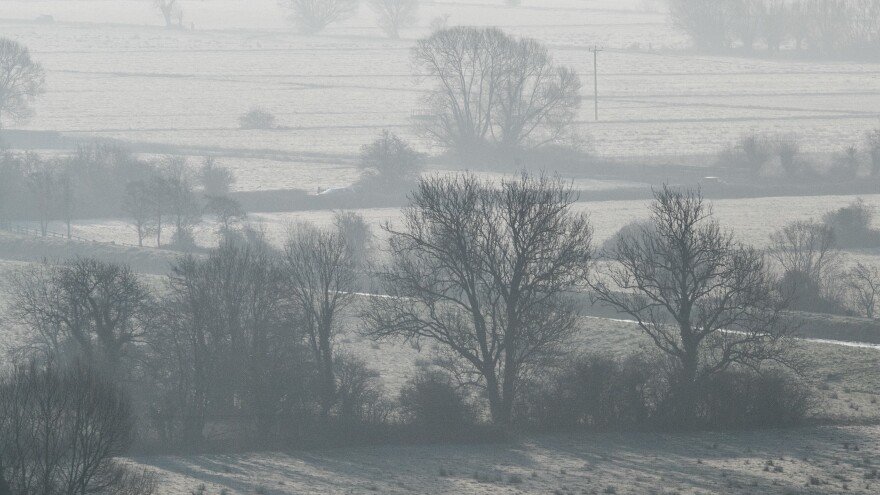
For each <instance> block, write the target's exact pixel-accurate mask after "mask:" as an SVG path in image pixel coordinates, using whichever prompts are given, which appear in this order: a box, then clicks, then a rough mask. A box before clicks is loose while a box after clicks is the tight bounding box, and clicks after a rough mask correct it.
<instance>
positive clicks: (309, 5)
mask: <svg viewBox="0 0 880 495" xmlns="http://www.w3.org/2000/svg"><path fill="white" fill-rule="evenodd" d="M279 3H280V4H281V6H282V7H285V8H287V9H289V10H290V11H291V17H292V19H293V21H294V23H296V25H297V27H298V28H299V29H300V31H302V32H303V33H305V34H316V33H319V32H321V31H323V30H324V29H325V28H326V27H327V26H329V25H330V24H333V23H334V22H337V21H341V20H343V19H345V18H347V17H349V16H351V15H354V13H355V12H357V9H358V1H357V0H279Z"/></svg>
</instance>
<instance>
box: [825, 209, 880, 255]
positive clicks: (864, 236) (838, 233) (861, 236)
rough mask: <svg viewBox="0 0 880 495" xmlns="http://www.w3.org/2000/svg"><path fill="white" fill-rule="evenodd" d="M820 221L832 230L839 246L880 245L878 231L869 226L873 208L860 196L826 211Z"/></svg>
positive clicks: (847, 247) (863, 246) (872, 218)
mask: <svg viewBox="0 0 880 495" xmlns="http://www.w3.org/2000/svg"><path fill="white" fill-rule="evenodd" d="M822 221H823V222H824V223H825V225H826V226H827V227H829V228H831V229H832V230H833V231H834V236H835V240H836V241H837V247H839V248H843V249H859V248H875V247H878V246H880V231H878V230H875V229H873V228H871V226H872V224H873V221H874V209H873V208H872V207H870V206H868V205H866V204H865V202H864V201H862V199H861V198H860V199H857V200H856V201H855V202H853V203H852V204H850V205H848V206H844V207H843V208H840V209H839V210H837V211H831V212H828V213H826V214H825V216H824V217H822Z"/></svg>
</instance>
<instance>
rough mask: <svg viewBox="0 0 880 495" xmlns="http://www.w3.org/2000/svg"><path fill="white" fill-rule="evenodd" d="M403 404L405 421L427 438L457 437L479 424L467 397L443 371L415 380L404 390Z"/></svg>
mask: <svg viewBox="0 0 880 495" xmlns="http://www.w3.org/2000/svg"><path fill="white" fill-rule="evenodd" d="M399 402H400V410H401V415H402V418H403V420H404V421H405V422H406V423H407V424H409V425H412V426H414V427H416V429H417V433H418V435H420V436H423V437H425V438H427V439H431V440H443V439H450V438H455V437H456V436H458V435H459V434H460V433H461V432H462V431H464V430H466V429H467V428H468V427H469V426H472V425H474V424H475V422H476V414H475V412H474V409H473V407H472V406H471V404H470V403H469V402H468V400H467V397H466V396H465V394H464V393H463V392H462V391H461V390H460V389H459V388H458V387H456V386H455V385H454V384H453V383H452V381H451V380H450V379H449V377H448V376H445V375H444V374H442V373H439V372H421V373H420V374H418V375H416V376H415V377H413V378H411V379H410V380H409V381H408V382H407V383H406V384H405V385H404V386H403V388H402V389H401V391H400V399H399Z"/></svg>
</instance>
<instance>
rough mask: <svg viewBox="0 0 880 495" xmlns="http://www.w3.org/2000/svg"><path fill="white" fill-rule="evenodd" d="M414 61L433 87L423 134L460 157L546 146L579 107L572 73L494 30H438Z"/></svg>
mask: <svg viewBox="0 0 880 495" xmlns="http://www.w3.org/2000/svg"><path fill="white" fill-rule="evenodd" d="M413 60H414V62H415V65H416V66H417V67H418V69H419V72H420V75H421V76H424V77H426V78H428V79H430V80H432V81H433V82H434V83H435V85H434V88H433V89H432V90H431V92H430V94H429V97H428V105H429V111H430V112H431V117H430V119H429V120H428V122H427V124H426V126H425V131H426V132H427V134H428V135H429V136H430V137H431V138H432V139H433V140H434V141H436V142H437V143H438V144H440V145H442V146H444V147H446V148H448V149H450V150H453V151H457V152H460V153H466V152H469V151H473V150H479V149H480V148H481V147H483V146H485V145H486V144H491V145H495V146H498V147H501V148H506V149H515V148H519V147H538V146H541V145H544V144H547V143H550V142H553V141H554V140H557V139H559V138H560V137H561V136H562V135H563V134H564V132H565V131H566V130H567V128H568V127H569V126H570V124H571V122H572V121H573V119H574V116H575V114H576V113H577V110H578V107H579V106H580V102H581V97H580V88H581V83H580V79H579V78H578V76H577V74H576V73H575V72H574V71H572V70H571V69H569V68H567V67H560V66H557V65H556V64H555V63H554V62H553V58H552V57H551V56H550V54H549V52H548V50H547V48H546V47H545V46H544V45H542V44H540V43H539V42H537V41H535V40H531V39H517V38H513V37H511V36H508V35H506V34H505V33H504V32H502V31H501V30H499V29H495V28H474V27H454V28H449V29H442V30H440V31H437V32H435V33H434V34H432V35H431V36H430V37H428V38H425V39H423V40H420V41H419V42H418V43H417V44H416V47H415V48H414V49H413Z"/></svg>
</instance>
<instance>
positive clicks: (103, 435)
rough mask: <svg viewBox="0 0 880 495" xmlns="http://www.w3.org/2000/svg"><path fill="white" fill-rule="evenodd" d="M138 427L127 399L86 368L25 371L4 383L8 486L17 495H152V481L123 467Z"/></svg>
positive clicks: (1, 446)
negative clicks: (122, 458) (119, 458)
mask: <svg viewBox="0 0 880 495" xmlns="http://www.w3.org/2000/svg"><path fill="white" fill-rule="evenodd" d="M133 425H134V415H133V411H132V407H131V404H130V401H129V399H128V397H127V396H126V394H125V393H124V392H122V391H121V390H120V389H119V388H118V387H117V386H116V385H114V384H113V383H112V382H111V381H110V380H109V379H107V378H103V377H102V376H101V375H99V374H98V373H96V372H94V371H93V370H91V369H89V368H87V367H85V366H84V365H75V366H73V367H71V368H70V369H59V368H55V367H48V368H46V369H41V368H40V367H38V366H37V365H35V364H30V365H25V366H20V367H18V368H17V369H16V370H15V371H14V372H13V374H12V375H11V376H10V377H8V378H6V379H4V380H3V381H2V382H0V458H2V459H3V463H2V467H3V472H2V473H0V478H5V479H6V481H7V482H8V483H9V485H10V488H11V490H10V491H11V493H34V494H50V493H51V494H59V495H85V494H87V493H131V494H132V495H135V494H136V495H149V494H150V493H152V490H153V489H154V488H155V483H154V482H151V476H150V475H149V474H146V473H137V472H133V471H128V470H127V468H125V467H124V466H122V465H120V464H118V463H117V462H116V461H115V457H117V456H120V455H122V454H124V453H125V451H126V449H127V448H128V446H129V443H130V441H131V435H132V429H133ZM135 481H136V483H135ZM133 487H138V488H139V489H138V490H136V491H132V490H131V489H132V488H133ZM118 489H122V490H121V491H117V490H118Z"/></svg>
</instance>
